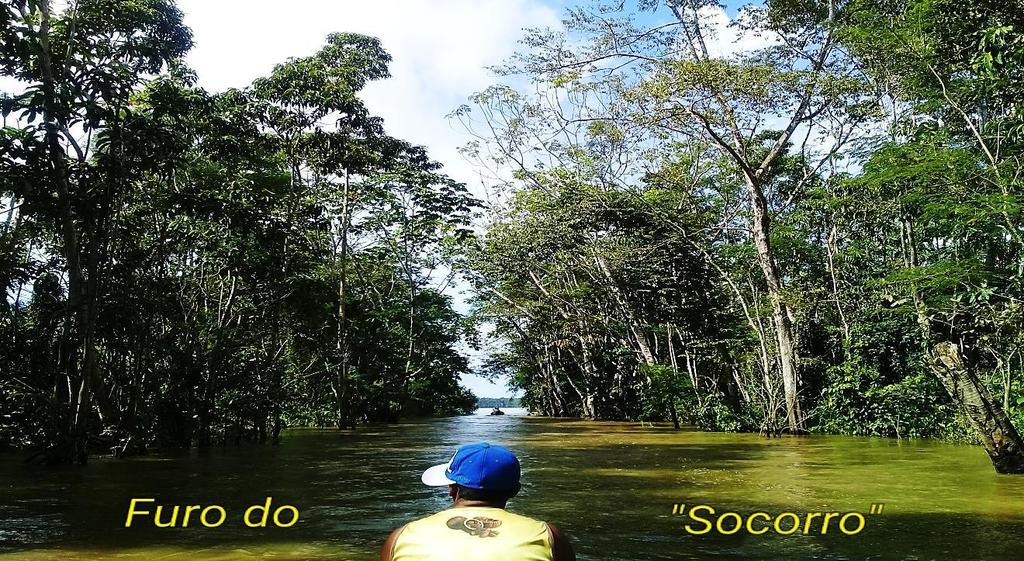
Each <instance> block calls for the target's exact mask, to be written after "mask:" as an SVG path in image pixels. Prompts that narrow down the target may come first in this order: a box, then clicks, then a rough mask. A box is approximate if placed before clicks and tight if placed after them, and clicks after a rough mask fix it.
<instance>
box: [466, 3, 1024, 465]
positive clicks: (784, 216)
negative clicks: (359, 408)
mask: <svg viewBox="0 0 1024 561" xmlns="http://www.w3.org/2000/svg"><path fill="white" fill-rule="evenodd" d="M1022 8H1024V7H1022V5H1021V4H1020V3H1019V2H1016V1H1013V2H991V1H987V0H971V1H962V0H956V1H954V0H906V1H896V2H892V1H882V0H847V1H841V0H820V1H817V0H816V1H802V0H773V1H770V2H766V3H764V4H760V3H756V4H755V5H752V6H748V7H746V8H743V9H740V10H739V11H737V12H736V14H735V18H734V19H733V21H732V23H731V24H728V25H727V24H726V22H727V21H728V18H726V16H725V13H724V11H723V10H722V9H721V8H720V7H719V4H718V3H717V2H714V1H707V0H669V1H667V2H654V1H640V2H638V3H631V2H626V3H625V4H623V3H621V2H618V3H616V2H609V3H602V2H589V3H583V4H581V5H579V6H577V7H576V8H573V9H571V10H570V11H569V12H568V17H567V18H566V20H565V31H564V32H552V31H545V30H535V31H533V32H531V33H529V34H528V35H527V37H526V40H525V45H524V49H523V51H522V52H521V53H520V54H519V55H518V56H516V57H514V58H513V59H511V60H510V61H508V62H507V64H505V65H504V66H502V67H500V68H499V69H498V71H499V72H500V73H501V74H503V75H505V76H508V77H509V78H510V80H509V82H508V83H509V84H513V85H515V83H516V82H515V80H514V79H519V80H522V79H523V77H525V79H526V80H527V81H528V86H526V87H523V86H520V87H510V86H495V87H492V88H490V89H488V90H486V91H483V92H481V93H479V94H477V95H476V96H474V97H473V99H472V103H470V104H468V105H467V106H465V107H463V108H462V109H461V110H459V111H458V112H457V117H459V118H460V119H461V120H462V121H463V123H464V124H465V125H466V127H467V129H468V130H470V131H471V132H473V133H474V134H475V135H476V140H475V141H474V142H473V143H471V144H470V145H469V146H468V147H467V150H466V152H467V154H468V155H469V156H470V157H473V158H476V159H477V161H478V162H479V164H480V165H481V167H484V168H486V169H490V170H493V172H494V176H495V177H496V178H497V179H498V180H499V181H500V183H499V185H500V188H502V189H503V190H504V192H505V193H506V194H507V196H506V197H505V198H504V201H506V203H505V204H504V205H500V206H498V207H496V208H495V209H493V212H492V221H491V224H490V227H489V229H488V232H487V234H486V235H485V236H484V237H482V238H481V240H480V243H479V244H477V245H476V246H475V248H474V249H473V251H472V252H470V254H469V255H468V256H467V259H466V267H467V269H469V270H470V271H472V273H473V275H474V277H473V280H474V283H475V286H476V289H477V292H478V294H479V301H478V304H479V313H480V314H481V316H482V317H485V318H487V319H488V320H490V321H492V322H494V323H495V324H496V326H497V331H498V333H500V334H501V336H503V337H505V338H506V339H507V341H508V346H507V348H506V349H505V352H504V353H502V354H500V355H498V356H495V357H494V358H493V359H492V361H491V363H490V365H491V367H492V368H493V370H494V371H495V372H505V373H510V374H511V375H512V376H513V378H514V380H515V381H516V383H517V384H518V386H519V387H520V388H522V389H523V390H524V391H525V396H526V397H525V401H526V403H528V404H529V405H530V406H531V407H533V408H534V409H536V410H539V411H542V412H544V413H546V414H548V415H570V416H576V415H579V416H584V417H594V418H632V419H636V418H641V419H642V418H656V419H667V418H672V419H674V420H676V422H677V424H678V422H680V419H679V418H680V417H682V419H681V420H682V421H686V422H691V423H694V424H697V425H699V426H701V427H704V428H706V429H710V430H753V431H758V430H759V431H761V432H764V433H766V434H774V433H778V432H788V433H794V434H800V433H805V432H807V431H815V432H832V433H846V434H868V435H884V436H894V437H908V436H941V437H968V438H972V439H978V440H980V441H981V442H983V443H984V444H985V446H986V449H987V450H988V451H989V454H990V455H991V456H992V459H993V462H994V463H995V465H996V468H997V469H998V470H1000V471H1008V472H1022V471H1024V450H1022V444H1021V439H1020V437H1019V436H1018V434H1017V431H1016V430H1015V428H1014V424H1013V423H1014V422H1016V424H1017V426H1024V387H1022V371H1024V368H1022V353H1021V351H1022V344H1024V333H1022V331H1021V328H1022V325H1024V321H1022V320H1024V317H1022V310H1024V308H1022V298H1024V291H1022V288H1024V286H1022V279H1024V277H1022V273H1024V253H1022V249H1024V245H1022V242H1024V238H1022V235H1024V213H1022V206H1021V195H1022V194H1024V183H1022V171H1024V167H1022V161H1021V149H1022V146H1024V145H1022V141H1024V137H1022V132H1024V113H1022V112H1021V104H1022V103H1024V90H1022V89H1021V84H1022V83H1024V82H1022V81H1021V78H1022V75H1021V72H1022V69H1024V66H1022V63H1024V19H1022V14H1024V9H1022Z"/></svg>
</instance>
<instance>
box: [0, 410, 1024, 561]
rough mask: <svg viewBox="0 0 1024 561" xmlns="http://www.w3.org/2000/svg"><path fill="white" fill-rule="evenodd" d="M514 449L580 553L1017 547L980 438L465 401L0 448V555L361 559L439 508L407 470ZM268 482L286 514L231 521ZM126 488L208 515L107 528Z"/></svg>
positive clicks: (973, 556) (1020, 543)
mask: <svg viewBox="0 0 1024 561" xmlns="http://www.w3.org/2000/svg"><path fill="white" fill-rule="evenodd" d="M479 440H489V441H492V442H497V443H502V444H505V445H507V446H509V447H510V448H512V449H513V450H515V451H516V452H517V453H518V454H519V455H520V458H521V461H522V463H523V468H524V476H523V477H524V489H523V492H522V493H521V495H520V497H518V498H517V499H515V500H514V501H513V503H512V504H511V509H512V510H514V511H517V512H521V513H524V514H529V515H531V516H536V517H538V518H544V519H547V520H550V521H553V522H556V523H558V524H559V525H560V526H562V527H563V528H564V529H566V530H567V531H568V532H569V533H570V534H571V535H572V536H573V538H574V540H575V543H576V547H577V550H578V552H579V558H580V559H582V560H594V561H596V560H605V561H615V560H629V561H634V560H635V561H642V560H648V559H650V560H655V559H659V560H660V559H664V560H669V559H672V560H689V559H694V560H696V559H702V560H712V559H716V560H717V559H721V560H733V559H735V560H741V559H742V560H745V561H764V560H771V561H775V560H778V561H783V560H785V561H792V560H796V559H829V560H846V559H849V560H868V559H871V560H876V559H879V560H890V559H892V560H897V559H899V560H931V559H934V560H942V561H954V560H956V561H959V560H985V561H1019V560H1020V559H1024V477H1013V476H999V475H997V474H995V473H994V472H993V471H992V468H991V467H990V465H989V463H988V460H987V458H986V457H985V454H984V452H983V451H982V450H981V449H980V448H976V447H971V446H959V445H952V444H945V443H939V442H932V441H902V442H897V441H893V440H885V439H871V438H852V437H829V436H813V437H807V438H782V439H771V440H766V439H762V438H760V437H758V436H755V435H742V434H708V433H701V432H693V431H685V430H684V431H680V432H676V431H673V430H671V429H668V428H664V427H650V426H647V427H641V426H640V425H637V424H628V423H612V422H589V421H576V420H559V419H544V418H532V417H524V416H516V415H506V416H495V417H489V416H484V415H476V416H467V417H458V418H452V419H443V420H432V421H416V422H405V423H401V424H396V425H387V426H374V427H363V428H360V429H359V430H357V431H354V432H338V431H317V430H293V431H290V432H288V433H287V435H286V436H285V438H284V440H283V441H282V442H281V444H280V445H278V446H265V447H261V446H247V447H230V448H224V449H215V450H210V451H206V452H192V453H189V454H187V455H178V456H166V455H164V456H151V457H144V458H135V459H130V460H109V459H99V460H96V461H93V462H92V463H91V464H90V465H88V466H87V467H85V468H62V469H41V468H38V467H27V466H24V465H22V464H20V463H18V462H16V461H15V460H14V458H13V457H12V456H0V560H2V561H15V560H17V561H26V560H32V561H36V560H39V561H42V560H48V561H49V560H95V559H119V560H131V561H134V560H160V559H183V560H184V559H188V560H198V561H212V560H234V559H275V560H300V559H316V560H320V559H324V560H326V559H338V560H353V561H368V560H372V559H376V555H377V549H378V547H379V545H380V543H381V541H382V540H383V539H384V537H385V536H386V535H387V532H388V531H389V530H390V529H392V528H394V527H396V526H398V525H400V524H402V523H403V522H404V521H407V520H410V519H413V518H416V517H420V516H424V515H426V514H429V513H431V512H434V511H436V510H438V509H442V508H445V506H446V504H447V503H446V499H447V496H446V495H445V493H444V491H443V490H438V489H431V488H426V487H423V486H422V485H421V484H420V483H419V475H420V472H421V471H422V470H423V469H424V468H425V467H427V466H429V465H431V464H434V463H439V462H442V461H444V460H446V459H447V458H448V457H449V456H450V455H451V453H452V451H453V450H454V448H455V447H456V446H457V445H458V444H461V443H467V442H472V441H479ZM268 496H270V497H273V501H274V504H278V505H283V504H290V505H294V506H296V507H297V508H298V509H299V510H300V512H301V519H300V521H299V523H298V524H296V525H295V526H293V527H291V528H273V529H249V528H246V527H244V525H243V524H242V523H241V513H242V511H244V509H245V507H246V506H249V505H252V504H259V503H262V502H263V501H264V500H265V498H266V497H268ZM132 497H148V498H154V499H156V500H157V501H158V503H160V504H167V505H172V504H178V505H190V504H201V505H210V504H219V505H222V506H223V507H224V508H225V510H226V511H227V512H228V519H227V521H226V522H225V523H224V524H223V525H222V526H221V527H218V528H203V527H201V526H198V527H190V528H177V529H157V528H154V527H153V526H152V524H151V523H150V522H148V521H147V520H143V521H142V523H137V524H138V526H137V527H133V528H128V529H126V528H124V527H123V526H124V522H125V513H126V510H127V505H128V502H129V500H130V499H131V498H132ZM675 503H684V504H687V505H695V504H707V505H710V506H712V507H714V508H715V509H716V511H718V512H723V511H736V512H739V513H752V512H755V511H765V512H768V513H781V512H786V511H790V512H794V513H807V512H815V511H841V512H846V511H861V512H865V513H866V512H867V511H868V510H869V506H870V505H871V504H873V503H884V504H885V507H884V511H883V513H882V514H880V515H867V516H866V525H865V528H864V530H863V531H862V532H860V533H859V534H857V535H854V536H846V535H843V534H842V533H841V532H838V531H831V532H829V533H828V534H827V535H824V536H822V535H811V536H803V535H790V536H780V535H773V534H771V533H769V534H765V535H760V536H754V535H749V534H746V533H744V532H740V533H737V534H735V535H730V536H723V535H718V534H715V533H714V532H712V533H709V534H707V535H702V536H695V535H689V534H687V533H686V532H684V530H683V525H684V524H686V523H688V522H691V521H690V520H688V519H685V518H683V517H680V516H673V514H672V507H673V504H675Z"/></svg>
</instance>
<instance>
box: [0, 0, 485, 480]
mask: <svg viewBox="0 0 1024 561" xmlns="http://www.w3.org/2000/svg"><path fill="white" fill-rule="evenodd" d="M0 6H2V12H0V13H2V19H3V23H4V24H5V25H4V27H3V34H4V37H3V50H2V52H0V55H2V58H0V68H2V73H3V74H4V75H7V76H12V77H14V78H17V79H18V80H19V81H20V83H21V84H23V85H24V88H23V91H22V92H21V93H18V94H16V95H14V96H7V97H5V98H4V105H3V110H4V117H5V128H4V129H3V133H2V135H0V166H2V169H3V171H4V174H3V177H2V179H0V181H2V183H0V192H2V194H3V200H4V202H5V207H4V208H5V211H6V212H7V219H6V221H5V222H4V223H3V230H0V235H2V236H3V237H2V240H3V243H2V245H0V247H2V248H3V249H2V255H3V259H2V260H0V261H2V263H3V265H2V267H0V271H2V274H3V283H2V284H3V285H4V288H5V292H6V294H7V295H8V296H7V298H5V300H4V305H5V308H4V315H3V318H2V323H0V327H2V329H0V332H2V336H3V337H4V339H3V340H4V345H3V351H2V353H0V373H2V374H3V375H2V377H0V383H2V385H3V386H2V387H3V390H4V391H3V397H2V401H0V407H2V408H3V411H4V412H5V415H4V416H3V417H2V419H3V420H0V438H2V439H3V440H4V441H6V442H10V443H13V444H15V445H20V446H26V445H30V446H38V447H41V448H42V449H43V453H42V456H41V457H43V458H44V459H46V460H47V461H51V462H60V463H67V462H82V461H84V460H85V458H86V454H87V452H88V451H89V450H105V451H110V450H112V451H114V452H116V453H119V454H131V453H140V452H143V451H145V450H146V449H147V448H149V447H151V446H154V445H155V446H165V447H166V446H189V445H199V446H207V445H211V444H213V443H216V442H227V441H232V440H235V441H237V440H240V439H243V438H246V439H253V440H260V441H263V440H269V439H276V438H277V437H278V435H279V433H280V431H281V429H282V427H283V426H285V425H286V424H287V423H309V424H317V425H321V426H322V425H326V424H328V423H330V424H336V425H338V426H342V427H350V426H352V425H353V424H354V423H355V422H356V421H359V420H374V419H391V418H394V417H396V416H399V415H406V414H451V413H457V412H463V411H466V410H467V409H469V408H471V407H472V405H473V403H472V401H473V399H472V396H471V395H470V394H468V392H467V391H466V390H465V389H463V388H461V387H460V386H459V385H458V375H459V374H460V373H463V372H465V371H466V370H467V363H466V360H465V358H464V357H462V356H461V355H460V354H459V353H458V351H457V347H458V345H459V344H460V341H461V340H462V338H463V337H464V335H465V333H466V330H465V326H464V324H463V322H462V320H461V318H460V316H459V315H458V314H457V313H455V312H454V311H453V309H452V304H451V301H450V299H449V298H448V297H447V296H445V295H444V294H443V292H442V290H441V289H442V288H443V286H442V285H441V284H438V283H435V282H432V281H431V279H430V278H429V277H428V276H427V272H426V270H425V269H426V268H428V267H431V266H439V264H440V262H441V261H443V260H445V259H447V254H441V253H440V252H439V251H437V250H436V249H434V248H436V247H441V246H447V245H448V244H457V243H461V240H463V239H464V238H465V236H464V233H463V232H462V231H461V229H462V226H463V225H464V224H465V223H466V222H467V220H468V214H469V211H470V208H471V207H472V205H473V201H472V199H471V198H470V197H469V196H468V195H467V194H466V192H465V189H464V187H463V186H461V185H460V184H458V183H456V182H453V181H452V180H450V179H449V178H447V177H445V176H444V175H442V174H441V173H440V171H439V168H440V165H439V164H437V163H435V162H433V161H431V160H430V159H429V157H428V156H427V155H426V153H425V152H424V151H423V149H421V148H418V147H415V146H412V145H410V144H408V143H406V142H404V141H400V140H397V139H394V138H391V137H389V136H387V135H386V134H385V132H384V130H383V126H382V123H381V121H380V119H379V118H376V117H374V116H372V115H371V114H369V112H368V111H367V110H366V108H365V106H364V105H363V104H362V102H361V100H360V99H359V97H358V92H359V91H360V90H361V89H362V88H363V87H364V86H365V85H366V84H367V83H368V82H369V81H371V80H376V79H382V78H384V77H386V76H387V64H388V62H389V60H390V58H389V56H388V55H387V53H385V52H384V51H383V49H381V47H380V44H379V42H378V41H377V40H375V39H372V38H369V37H365V36H361V35H353V34H335V35H331V36H330V37H328V40H327V44H326V46H325V47H324V48H323V49H321V50H320V51H319V52H318V53H316V54H314V55H313V56H311V57H306V58H300V59H292V60H289V61H287V62H285V63H283V64H282V65H279V66H278V67H277V68H276V69H275V70H274V72H273V73H272V74H271V75H270V76H268V77H266V78H263V79H260V80H257V81H256V83H255V84H254V85H253V86H252V87H250V88H246V89H243V90H230V91H227V92H224V93H219V94H211V93H209V92H206V91H204V90H202V89H200V88H197V87H196V86H195V81H196V77H195V76H194V75H192V73H191V71H190V70H188V69H187V68H185V67H184V66H183V65H182V64H181V62H180V57H181V56H182V55H184V54H185V52H187V50H188V49H189V47H190V44H191V39H190V33H189V31H188V29H187V28H185V27H184V26H183V25H182V23H181V14H180V12H179V11H178V10H177V9H176V8H175V7H174V4H173V2H164V1H158V0H153V1H146V2H113V3H112V2H106V1H105V2H99V1H96V2H93V1H81V2H76V3H73V4H72V6H71V7H69V8H67V9H65V10H64V11H62V12H60V13H51V8H50V4H49V3H48V2H17V1H15V2H4V3H3V4H2V5H0ZM396 200H402V201H405V203H406V204H405V206H404V207H403V208H405V209H407V210H408V211H409V212H410V213H411V214H410V215H406V214H401V215H400V214H397V213H396V212H395V210H394V209H393V207H394V206H395V205H394V204H392V203H391V202H390V201H396ZM8 205H9V206H8ZM7 209H9V210H7ZM380 231H387V233H388V235H386V236H383V235H380V233H379V232H380ZM396 239H397V240H408V242H407V243H404V244H403V243H402V242H396V241H395V240H396ZM396 334H401V337H396V336H395V335H396ZM412 339H415V340H416V342H417V343H416V346H412V345H410V344H409V341H410V340H412ZM398 364H401V365H402V366H401V371H402V372H403V373H404V377H403V378H401V380H400V383H399V384H398V386H397V389H396V387H395V386H394V384H392V382H391V381H390V380H392V379H393V378H395V372H396V371H397V370H398V367H397V366H394V365H398ZM380 387H388V388H391V389H389V390H388V391H387V392H377V391H376V390H377V388H380ZM381 400H383V402H381ZM8 411H10V412H12V413H13V414H12V415H10V416H8V415H7V414H6V412H8Z"/></svg>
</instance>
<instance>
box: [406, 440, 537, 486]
mask: <svg viewBox="0 0 1024 561" xmlns="http://www.w3.org/2000/svg"><path fill="white" fill-rule="evenodd" d="M420 479H421V480H422V481H423V483H425V484H427V485H432V486H441V485H461V486H463V487H469V488H470V489H482V490H486V491H512V490H515V489H518V488H519V459H518V458H516V455H515V454H513V453H512V452H511V451H509V450H508V449H507V448H504V447H502V446H497V445H495V444H488V443H486V442H478V443H476V444H467V445H465V446H463V447H461V448H459V449H458V451H456V452H455V455H454V456H452V460H451V461H450V462H448V463H447V464H440V465H436V466H434V467H432V468H430V469H428V470H427V471H425V472H423V476H422V477H421V478H420Z"/></svg>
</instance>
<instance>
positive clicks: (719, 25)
mask: <svg viewBox="0 0 1024 561" xmlns="http://www.w3.org/2000/svg"><path fill="white" fill-rule="evenodd" d="M698 13H699V14H700V17H701V23H702V25H703V26H704V29H705V30H707V31H709V32H710V33H711V36H710V37H705V43H706V44H707V47H708V53H709V54H710V55H711V56H712V57H722V58H728V57H732V56H734V55H738V54H742V53H749V52H752V51H757V50H759V49H764V48H766V47H770V46H772V45H777V44H779V42H780V41H779V38H778V37H777V36H775V35H772V34H761V33H755V32H752V31H747V30H744V29H742V28H741V27H739V26H737V25H733V23H734V22H740V21H742V19H743V18H744V17H747V16H749V15H750V14H749V13H748V12H747V10H746V9H741V10H740V11H739V13H737V14H736V18H735V19H733V18H730V17H729V14H727V13H726V11H725V9H724V8H722V7H720V6H705V7H703V8H701V9H700V11H699V12H698Z"/></svg>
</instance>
